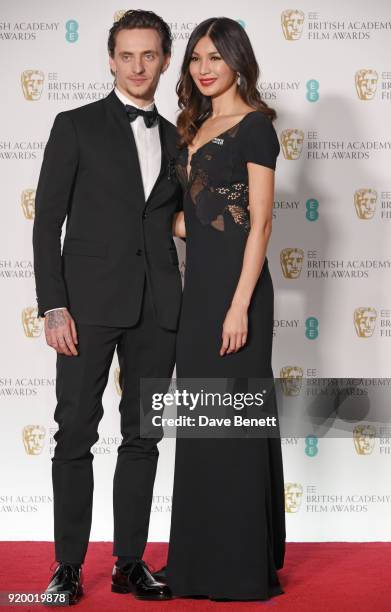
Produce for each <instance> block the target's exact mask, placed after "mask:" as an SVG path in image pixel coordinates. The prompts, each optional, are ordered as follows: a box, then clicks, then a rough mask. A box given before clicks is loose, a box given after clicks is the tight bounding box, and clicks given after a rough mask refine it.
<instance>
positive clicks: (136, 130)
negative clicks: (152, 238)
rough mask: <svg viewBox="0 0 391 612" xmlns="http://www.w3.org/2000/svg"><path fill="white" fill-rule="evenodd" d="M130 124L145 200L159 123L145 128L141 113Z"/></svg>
mask: <svg viewBox="0 0 391 612" xmlns="http://www.w3.org/2000/svg"><path fill="white" fill-rule="evenodd" d="M114 91H115V93H116V94H117V96H118V98H119V99H120V100H121V102H122V103H123V104H130V105H131V106H135V107H136V108H142V110H145V111H148V110H152V109H153V107H154V106H155V103H154V102H151V104H148V106H139V105H138V104H135V103H134V102H133V101H132V100H130V99H129V98H127V97H126V96H125V95H124V94H123V93H122V92H120V91H119V90H118V89H117V88H115V89H114ZM130 125H131V127H132V130H133V135H134V140H135V142H136V148H137V153H138V159H139V163H140V170H141V178H142V181H143V187H144V196H145V200H147V199H148V197H149V195H150V193H151V191H152V189H153V186H154V184H155V183H156V181H157V178H158V176H159V174H160V167H161V160H162V152H161V145H160V134H159V125H158V123H157V122H156V123H155V125H153V126H152V127H149V128H147V126H146V125H145V121H144V118H143V117H142V116H141V115H139V116H138V117H136V119H135V120H134V121H131V122H130ZM65 308H66V307H65V306H59V307H57V308H51V309H50V310H45V313H44V314H46V313H48V312H51V311H53V310H63V309H65Z"/></svg>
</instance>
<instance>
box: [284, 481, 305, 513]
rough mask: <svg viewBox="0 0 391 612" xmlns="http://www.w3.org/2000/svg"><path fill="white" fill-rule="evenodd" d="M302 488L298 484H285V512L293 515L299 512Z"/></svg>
mask: <svg viewBox="0 0 391 612" xmlns="http://www.w3.org/2000/svg"><path fill="white" fill-rule="evenodd" d="M302 497H303V487H302V486H301V484H299V483H298V482H287V483H286V484H285V512H288V513H289V514H294V513H295V512H298V511H299V510H300V506H301V499H302Z"/></svg>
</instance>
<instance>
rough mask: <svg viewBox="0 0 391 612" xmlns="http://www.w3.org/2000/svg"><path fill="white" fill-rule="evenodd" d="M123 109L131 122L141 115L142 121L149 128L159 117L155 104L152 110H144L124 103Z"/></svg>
mask: <svg viewBox="0 0 391 612" xmlns="http://www.w3.org/2000/svg"><path fill="white" fill-rule="evenodd" d="M125 110H126V113H127V115H128V118H129V121H131V122H132V121H134V120H135V119H137V117H139V116H141V117H142V118H143V119H144V123H145V125H146V126H147V128H150V127H152V126H153V125H155V123H156V121H157V120H158V117H159V113H158V112H157V108H156V106H154V107H153V109H152V110H149V111H145V110H143V109H142V108H137V107H136V106H131V104H125Z"/></svg>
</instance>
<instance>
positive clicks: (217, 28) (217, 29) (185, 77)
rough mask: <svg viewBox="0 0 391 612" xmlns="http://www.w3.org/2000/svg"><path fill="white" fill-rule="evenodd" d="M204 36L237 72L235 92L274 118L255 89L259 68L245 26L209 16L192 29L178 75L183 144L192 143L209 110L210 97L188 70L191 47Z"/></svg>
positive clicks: (179, 122) (181, 140)
mask: <svg viewBox="0 0 391 612" xmlns="http://www.w3.org/2000/svg"><path fill="white" fill-rule="evenodd" d="M203 36H209V37H210V39H211V40H212V42H213V44H214V45H215V47H216V49H217V51H218V52H219V54H220V55H221V57H222V58H223V60H224V61H225V62H226V63H227V64H228V66H229V67H230V68H231V69H232V70H234V71H235V72H238V73H239V74H240V84H239V85H238V92H239V94H240V96H241V98H242V100H243V101H244V102H246V104H248V105H249V106H251V107H252V108H254V109H255V110H260V111H262V112H263V113H265V115H268V116H269V117H270V118H271V119H272V120H274V119H275V118H276V117H277V113H276V111H275V110H274V109H272V108H270V107H269V106H268V105H267V104H266V102H264V101H263V100H262V97H261V93H260V91H259V90H258V85H257V83H258V78H259V67H258V64H257V60H256V58H255V54H254V51H253V48H252V46H251V42H250V39H249V37H248V36H247V34H246V32H245V30H244V28H243V27H242V26H241V25H240V24H239V23H238V22H237V21H234V20H233V19H229V18H227V17H212V18H211V19H206V20H205V21H202V22H201V23H200V24H198V26H197V27H196V28H195V29H194V30H193V32H192V34H191V36H190V38H189V42H188V43H187V47H186V51H185V56H184V58H183V62H182V67H181V75H180V77H179V81H178V83H177V86H176V92H177V94H178V106H179V108H180V109H181V112H180V113H179V115H178V121H177V127H178V133H179V136H180V144H182V145H184V144H190V143H191V142H192V140H193V138H194V136H195V134H196V132H197V130H198V129H199V127H200V125H201V124H202V123H203V121H205V119H207V118H208V117H209V115H210V113H211V111H212V103H211V99H210V97H209V96H204V95H203V94H202V93H201V92H200V90H199V89H198V87H197V86H196V84H195V83H194V81H193V79H192V77H191V75H190V72H189V65H190V61H191V57H192V55H193V51H194V47H195V46H196V44H197V43H198V41H199V40H200V39H201V38H202V37H203Z"/></svg>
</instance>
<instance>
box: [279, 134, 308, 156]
mask: <svg viewBox="0 0 391 612" xmlns="http://www.w3.org/2000/svg"><path fill="white" fill-rule="evenodd" d="M303 142H304V132H303V130H298V129H296V128H293V129H287V130H282V132H281V144H282V152H283V154H284V157H285V159H289V160H295V159H299V157H300V155H301V151H302V149H303Z"/></svg>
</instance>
